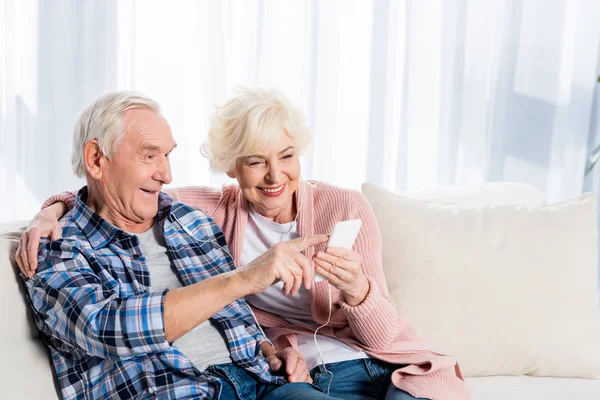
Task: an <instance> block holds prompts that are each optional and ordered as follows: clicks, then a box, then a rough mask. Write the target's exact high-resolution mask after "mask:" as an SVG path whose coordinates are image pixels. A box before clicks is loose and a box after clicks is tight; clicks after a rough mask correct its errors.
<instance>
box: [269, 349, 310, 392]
mask: <svg viewBox="0 0 600 400" xmlns="http://www.w3.org/2000/svg"><path fill="white" fill-rule="evenodd" d="M266 360H267V362H268V363H269V366H270V367H271V369H272V370H273V371H274V372H278V371H280V370H281V369H282V368H283V367H284V366H285V374H286V376H287V380H288V382H307V383H312V378H311V377H310V373H309V371H308V364H306V360H304V356H303V355H302V354H301V353H300V352H299V351H298V350H296V349H294V348H293V347H287V348H285V349H283V350H279V351H277V352H275V353H273V354H271V355H270V356H268V357H267V358H266ZM281 372H283V371H281Z"/></svg>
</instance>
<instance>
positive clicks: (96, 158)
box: [83, 139, 104, 179]
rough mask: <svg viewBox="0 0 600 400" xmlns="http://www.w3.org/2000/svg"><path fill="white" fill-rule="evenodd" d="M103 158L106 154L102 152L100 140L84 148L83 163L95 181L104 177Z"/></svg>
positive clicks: (91, 141)
mask: <svg viewBox="0 0 600 400" xmlns="http://www.w3.org/2000/svg"><path fill="white" fill-rule="evenodd" d="M103 158H104V154H103V153H102V150H100V145H99V144H98V140H96V139H93V140H90V141H89V142H87V143H86V144H85V145H84V146H83V163H84V165H85V170H86V172H87V173H88V174H89V175H90V176H91V177H92V178H93V179H100V178H101V177H102V167H103V166H104V163H103V162H102V159H103Z"/></svg>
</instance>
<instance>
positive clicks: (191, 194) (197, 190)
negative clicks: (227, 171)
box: [165, 186, 223, 216]
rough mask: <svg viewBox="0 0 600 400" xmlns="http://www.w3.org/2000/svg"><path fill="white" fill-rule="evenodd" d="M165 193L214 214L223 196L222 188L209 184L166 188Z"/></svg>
mask: <svg viewBox="0 0 600 400" xmlns="http://www.w3.org/2000/svg"><path fill="white" fill-rule="evenodd" d="M165 193H167V194H168V195H169V196H172V197H173V198H174V199H175V200H177V201H179V202H181V203H185V204H189V205H191V206H194V207H196V208H199V209H200V210H202V211H204V212H205V213H206V214H208V215H210V216H212V215H213V213H214V211H215V209H216V208H217V206H218V205H219V202H220V201H221V198H222V196H223V191H222V190H221V189H217V188H212V187H207V186H184V187H181V188H173V189H166V190H165Z"/></svg>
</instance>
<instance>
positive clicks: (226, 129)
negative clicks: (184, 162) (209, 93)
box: [201, 87, 310, 172]
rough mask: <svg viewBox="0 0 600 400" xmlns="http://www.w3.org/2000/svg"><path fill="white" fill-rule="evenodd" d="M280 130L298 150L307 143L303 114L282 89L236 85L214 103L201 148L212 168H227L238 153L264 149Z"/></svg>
mask: <svg viewBox="0 0 600 400" xmlns="http://www.w3.org/2000/svg"><path fill="white" fill-rule="evenodd" d="M282 133H286V134H288V135H289V136H290V137H291V138H292V139H294V144H295V146H296V149H297V150H298V152H299V153H301V152H303V151H304V150H305V149H306V148H307V147H308V145H309V144H310V129H309V128H308V126H307V125H306V122H305V118H304V115H303V114H302V112H301V111H300V110H299V109H297V108H296V107H294V106H293V105H292V104H291V103H290V101H289V100H288V99H287V98H286V97H285V96H284V95H283V93H281V92H280V91H278V90H276V89H272V88H261V87H257V88H245V87H239V88H237V89H235V90H234V92H233V95H232V97H231V98H230V99H229V100H227V101H226V102H225V103H223V104H221V105H217V106H216V110H215V113H214V115H213V117H212V121H211V127H210V130H209V132H208V140H207V142H206V143H204V144H203V145H202V148H201V152H202V154H203V155H204V156H205V157H207V158H208V159H209V160H210V166H211V168H212V169H213V170H216V171H221V172H227V171H230V170H231V169H232V168H233V167H234V166H235V162H236V160H237V159H238V158H239V157H245V156H249V155H252V154H256V153H260V152H263V151H265V149H268V148H270V147H271V146H272V145H273V144H274V143H277V140H278V139H279V137H280V136H281V134H282Z"/></svg>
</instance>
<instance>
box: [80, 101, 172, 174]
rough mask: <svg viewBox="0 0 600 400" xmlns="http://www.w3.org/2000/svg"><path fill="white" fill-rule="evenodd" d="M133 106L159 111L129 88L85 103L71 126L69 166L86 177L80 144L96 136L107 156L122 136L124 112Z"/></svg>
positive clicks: (154, 105) (109, 155) (153, 103)
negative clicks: (71, 142) (71, 144)
mask: <svg viewBox="0 0 600 400" xmlns="http://www.w3.org/2000/svg"><path fill="white" fill-rule="evenodd" d="M134 108H147V109H150V110H152V111H155V112H157V113H160V106H159V105H158V103H157V102H155V101H154V100H152V99H151V98H149V97H147V96H145V95H143V94H141V93H138V92H132V91H123V92H113V93H108V94H105V95H104V96H102V97H100V98H99V99H98V100H96V101H94V102H93V103H92V104H90V105H89V106H87V107H86V108H85V109H84V110H83V111H82V112H81V113H80V114H79V116H78V117H77V120H76V121H75V127H74V128H73V152H72V155H71V165H72V167H73V172H75V175H77V176H78V177H79V178H82V177H84V176H85V163H84V160H83V147H84V146H85V144H86V143H87V142H89V141H90V140H94V139H96V140H97V141H98V146H99V147H100V150H101V151H102V154H104V155H105V156H106V157H108V158H110V157H111V156H112V153H113V151H114V149H115V146H116V144H117V142H118V141H119V140H120V139H121V138H122V137H123V135H124V133H125V129H124V127H123V115H124V113H125V111H127V110H131V109H134Z"/></svg>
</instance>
